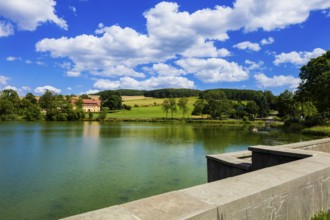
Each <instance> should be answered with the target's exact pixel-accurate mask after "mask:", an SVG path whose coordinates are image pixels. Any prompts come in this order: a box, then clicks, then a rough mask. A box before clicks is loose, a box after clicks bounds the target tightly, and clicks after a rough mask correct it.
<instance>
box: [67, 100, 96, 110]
mask: <svg viewBox="0 0 330 220" xmlns="http://www.w3.org/2000/svg"><path fill="white" fill-rule="evenodd" d="M77 101H78V98H72V99H71V104H73V106H74V107H76V102H77ZM82 109H83V110H84V112H100V111H101V101H100V100H99V99H82Z"/></svg>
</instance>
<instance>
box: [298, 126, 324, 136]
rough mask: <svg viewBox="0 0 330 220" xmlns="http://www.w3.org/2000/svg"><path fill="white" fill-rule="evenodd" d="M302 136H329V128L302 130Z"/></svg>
mask: <svg viewBox="0 0 330 220" xmlns="http://www.w3.org/2000/svg"><path fill="white" fill-rule="evenodd" d="M302 132H303V133H304V134H311V135H320V136H330V126H314V127H311V128H305V129H303V130H302Z"/></svg>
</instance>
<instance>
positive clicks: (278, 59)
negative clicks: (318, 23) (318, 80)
mask: <svg viewBox="0 0 330 220" xmlns="http://www.w3.org/2000/svg"><path fill="white" fill-rule="evenodd" d="M325 52H326V51H325V50H323V49H321V48H316V49H314V50H313V51H312V52H308V51H301V52H297V51H292V52H290V53H281V54H279V55H275V61H274V64H275V65H280V64H282V63H292V64H294V65H304V64H306V63H308V61H309V60H310V59H311V58H315V57H318V56H321V55H322V54H324V53H325Z"/></svg>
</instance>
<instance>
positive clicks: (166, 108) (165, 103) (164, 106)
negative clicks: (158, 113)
mask: <svg viewBox="0 0 330 220" xmlns="http://www.w3.org/2000/svg"><path fill="white" fill-rule="evenodd" d="M162 109H163V111H164V112H165V113H166V118H167V115H168V112H169V111H170V101H169V100H168V99H164V101H163V103H162Z"/></svg>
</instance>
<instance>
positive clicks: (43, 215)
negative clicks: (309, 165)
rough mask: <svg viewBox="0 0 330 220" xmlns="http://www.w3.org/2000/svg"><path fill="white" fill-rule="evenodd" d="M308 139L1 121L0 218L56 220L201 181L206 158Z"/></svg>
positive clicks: (178, 127) (201, 127)
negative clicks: (212, 155)
mask: <svg viewBox="0 0 330 220" xmlns="http://www.w3.org/2000/svg"><path fill="white" fill-rule="evenodd" d="M310 139H312V137H310V136H304V135H300V134H288V133H282V132H275V133H264V134H256V133H250V132H248V131H247V129H244V128H242V127H237V126H236V127H231V126H228V125H226V126H220V125H212V124H183V123H182V124H181V123H135V122H134V123H128V122H127V123H126V122H103V123H99V122H30V123H29V122H1V123H0V165H1V166H0V198H1V199H0V218H1V219H7V220H10V219H58V218H61V217H66V216H70V215H75V214H78V213H82V212H87V211H91V210H95V209H100V208H104V207H107V206H111V205H115V204H120V203H125V202H128V201H132V200H135V199H140V198H144V197H147V196H151V195H155V194H160V193H163V192H168V191H172V190H178V189H182V188H185V187H190V186H194V185H198V184H202V183H206V181H207V176H206V174H207V172H206V159H205V155H207V154H218V153H224V152H232V151H240V150H245V149H247V147H248V146H252V145H276V144H284V143H291V142H299V141H304V140H310Z"/></svg>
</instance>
